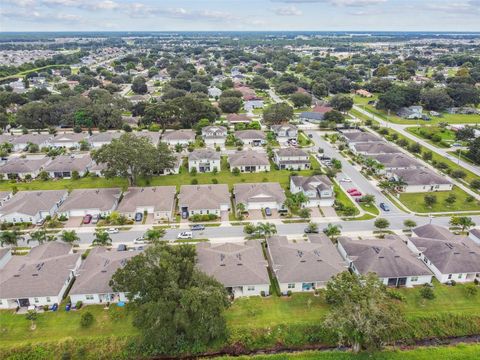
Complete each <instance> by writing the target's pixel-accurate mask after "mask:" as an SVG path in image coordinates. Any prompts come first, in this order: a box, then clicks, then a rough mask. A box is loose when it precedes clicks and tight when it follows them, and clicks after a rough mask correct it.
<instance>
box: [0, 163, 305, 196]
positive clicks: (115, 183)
mask: <svg viewBox="0 0 480 360" xmlns="http://www.w3.org/2000/svg"><path fill="white" fill-rule="evenodd" d="M296 173H297V174H298V175H311V174H312V171H296ZM290 175H291V172H290V171H288V170H275V169H273V168H272V171H269V172H261V173H244V174H240V175H238V176H235V175H233V174H232V173H231V172H230V171H228V170H226V171H220V172H218V173H217V174H216V175H214V174H213V173H207V174H197V175H195V176H192V175H190V174H189V173H188V172H187V171H181V173H180V174H176V175H166V176H157V177H153V178H151V179H149V180H146V179H141V180H139V181H138V186H165V185H175V186H177V189H179V188H180V185H188V184H191V181H192V180H193V179H197V180H198V183H199V184H211V183H212V179H217V180H218V183H219V184H228V185H229V187H230V188H232V187H233V185H234V184H237V183H242V182H246V183H249V182H253V183H255V182H267V181H275V182H279V183H280V185H282V187H283V188H285V189H286V188H287V187H288V185H289V183H290ZM124 186H128V181H127V180H126V179H123V178H114V179H105V178H100V177H88V176H87V177H85V178H82V179H78V180H71V179H69V180H65V179H64V180H49V181H41V180H34V181H31V182H19V183H16V182H10V181H0V191H6V190H11V189H12V188H13V187H16V188H17V189H18V190H59V189H77V188H106V187H124Z"/></svg>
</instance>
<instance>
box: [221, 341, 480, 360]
mask: <svg viewBox="0 0 480 360" xmlns="http://www.w3.org/2000/svg"><path fill="white" fill-rule="evenodd" d="M479 356H480V345H479V344H469V345H467V344H459V345H456V346H438V347H426V348H417V349H412V350H389V351H382V352H375V353H360V354H353V353H350V352H341V351H304V352H298V353H283V354H275V355H256V356H240V357H236V358H235V359H239V360H245V359H254V360H287V359H292V360H367V359H370V360H476V359H478V357H479ZM220 359H222V360H225V359H231V358H229V357H223V358H220Z"/></svg>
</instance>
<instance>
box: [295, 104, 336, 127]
mask: <svg viewBox="0 0 480 360" xmlns="http://www.w3.org/2000/svg"><path fill="white" fill-rule="evenodd" d="M332 110H333V108H332V107H330V106H326V105H317V106H315V107H314V108H313V109H312V111H305V112H302V113H300V115H299V119H300V120H301V121H308V122H311V123H320V122H322V121H323V120H324V119H325V114H326V113H328V112H330V111H332Z"/></svg>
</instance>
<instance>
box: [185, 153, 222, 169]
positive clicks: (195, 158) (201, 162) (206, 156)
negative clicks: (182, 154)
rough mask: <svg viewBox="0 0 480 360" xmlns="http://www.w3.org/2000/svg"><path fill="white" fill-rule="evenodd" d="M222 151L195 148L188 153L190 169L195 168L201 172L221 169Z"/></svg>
mask: <svg viewBox="0 0 480 360" xmlns="http://www.w3.org/2000/svg"><path fill="white" fill-rule="evenodd" d="M220 164H221V156H220V152H218V151H215V150H212V149H200V150H194V151H192V152H191V153H190V154H189V155H188V171H192V169H195V170H196V171H197V172H199V173H206V172H212V171H214V170H215V169H216V170H217V171H220V166H221V165H220Z"/></svg>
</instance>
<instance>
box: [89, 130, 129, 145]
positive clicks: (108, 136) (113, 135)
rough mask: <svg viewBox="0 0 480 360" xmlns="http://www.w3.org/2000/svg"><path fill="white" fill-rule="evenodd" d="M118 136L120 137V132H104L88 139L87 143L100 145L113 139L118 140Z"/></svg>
mask: <svg viewBox="0 0 480 360" xmlns="http://www.w3.org/2000/svg"><path fill="white" fill-rule="evenodd" d="M120 136H122V133H121V132H118V131H116V132H111V131H105V132H100V133H97V134H93V135H92V136H90V138H89V139H88V142H89V143H91V144H93V143H96V142H100V143H103V142H110V141H112V140H113V139H118V138H119V137H120Z"/></svg>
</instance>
